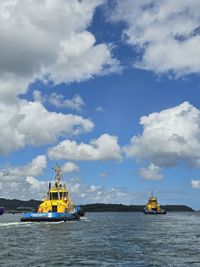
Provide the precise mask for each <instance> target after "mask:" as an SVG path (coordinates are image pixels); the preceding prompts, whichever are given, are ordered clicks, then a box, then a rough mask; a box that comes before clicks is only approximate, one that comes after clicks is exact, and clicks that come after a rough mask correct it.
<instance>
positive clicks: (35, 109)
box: [0, 100, 94, 154]
mask: <svg viewBox="0 0 200 267" xmlns="http://www.w3.org/2000/svg"><path fill="white" fill-rule="evenodd" d="M0 125H1V132H0V154H6V153H9V152H11V151H13V150H16V149H19V148H23V147H24V146H25V145H27V144H31V145H43V144H49V143H52V142H55V141H56V140H57V139H58V137H60V136H67V135H68V136H71V135H77V134H80V133H84V132H88V131H91V130H92V129H93V127H94V125H93V123H92V122H91V121H90V120H88V119H84V118H83V117H81V116H77V115H72V114H62V113H56V112H49V111H48V110H47V109H46V108H45V107H44V106H43V105H42V104H41V103H40V102H28V101H26V100H19V101H18V103H16V104H15V105H6V104H2V103H1V102H0Z"/></svg>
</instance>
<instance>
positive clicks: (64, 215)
mask: <svg viewBox="0 0 200 267" xmlns="http://www.w3.org/2000/svg"><path fill="white" fill-rule="evenodd" d="M81 216H84V212H83V210H82V209H81V208H80V207H76V208H75V210H74V211H73V212H60V213H58V212H29V213H25V214H24V216H23V217H22V218H21V219H20V221H21V222H59V221H75V220H79V219H80V217H81Z"/></svg>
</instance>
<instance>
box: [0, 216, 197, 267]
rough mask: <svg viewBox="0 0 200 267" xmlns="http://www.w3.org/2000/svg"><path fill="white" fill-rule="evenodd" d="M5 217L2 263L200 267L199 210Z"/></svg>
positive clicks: (14, 266) (0, 225) (0, 229)
mask: <svg viewBox="0 0 200 267" xmlns="http://www.w3.org/2000/svg"><path fill="white" fill-rule="evenodd" d="M20 216H21V215H20V214H4V215H2V216H0V266H3V267H29V266H30V267H36V266H37V267H46V266H48V267H51V266H77V267H78V266H134V267H154V266H162V267H167V266H180V267H184V266H186V267H188V266H192V267H200V213H198V212H188V213H187V212H186V213H185V212H176V213H175V212H170V213H168V214H166V215H145V214H143V213H139V212H99V213H95V212H90V213H89V212H88V213H86V215H85V217H83V218H82V219H81V220H80V221H73V222H56V223H52V222H51V223H48V222H39V223H33V222H32V223H31V222H30V223H29V222H24V223H22V222H20Z"/></svg>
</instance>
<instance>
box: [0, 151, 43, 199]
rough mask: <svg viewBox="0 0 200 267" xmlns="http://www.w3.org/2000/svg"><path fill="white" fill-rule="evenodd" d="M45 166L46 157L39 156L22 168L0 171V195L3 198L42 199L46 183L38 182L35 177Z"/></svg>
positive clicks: (41, 172)
mask: <svg viewBox="0 0 200 267" xmlns="http://www.w3.org/2000/svg"><path fill="white" fill-rule="evenodd" d="M46 166H47V159H46V156H45V155H39V156H37V157H36V158H34V159H33V160H32V161H31V162H29V163H27V164H26V165H24V166H20V167H19V166H18V167H7V168H5V169H2V170H1V171H0V195H1V196H2V197H5V198H18V199H31V198H34V199H42V197H43V195H44V194H45V193H46V190H47V187H48V182H46V181H39V180H38V179H36V178H35V177H37V176H40V175H42V174H43V173H44V170H45V169H46ZM34 176H35V177H34Z"/></svg>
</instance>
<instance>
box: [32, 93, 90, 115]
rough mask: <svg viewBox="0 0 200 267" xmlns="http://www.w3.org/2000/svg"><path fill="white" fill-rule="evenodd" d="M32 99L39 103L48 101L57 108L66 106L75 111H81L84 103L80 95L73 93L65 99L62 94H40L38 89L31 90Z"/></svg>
mask: <svg viewBox="0 0 200 267" xmlns="http://www.w3.org/2000/svg"><path fill="white" fill-rule="evenodd" d="M33 97H34V100H35V101H37V102H41V103H45V102H47V103H50V104H51V105H52V106H54V107H57V108H67V109H71V110H75V111H81V110H82V109H83V107H84V105H85V103H84V101H83V99H82V98H81V96H80V95H74V96H73V97H72V99H65V98H64V96H63V95H61V94H57V93H55V92H54V93H52V94H50V95H49V96H47V95H42V93H41V92H40V91H38V90H35V91H34V92H33Z"/></svg>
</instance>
